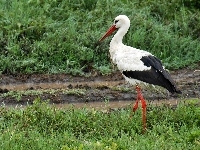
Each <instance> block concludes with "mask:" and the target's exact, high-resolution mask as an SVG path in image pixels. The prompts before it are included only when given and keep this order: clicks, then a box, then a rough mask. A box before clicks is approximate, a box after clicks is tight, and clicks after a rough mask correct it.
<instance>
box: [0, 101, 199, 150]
mask: <svg viewBox="0 0 200 150" xmlns="http://www.w3.org/2000/svg"><path fill="white" fill-rule="evenodd" d="M192 101H193V100H191V102H192ZM130 110H131V108H129V107H127V108H126V109H121V110H115V111H111V112H108V113H105V112H101V111H96V110H91V109H90V110H89V109H86V108H84V109H75V108H73V107H71V108H70V109H68V110H66V109H63V110H61V109H57V108H56V107H54V106H49V105H48V104H47V103H46V102H41V101H40V100H39V99H37V100H35V101H34V104H33V105H30V106H28V107H26V108H24V109H11V108H10V109H8V108H6V107H1V108H0V116H1V117H0V130H1V135H0V146H1V149H3V150H19V149H20V150H25V149H31V150H40V149H46V150H55V149H61V150H86V149H88V150H92V149H93V150H133V149H134V150H136V149H139V150H143V149H151V150H154V149H155V150H157V149H162V150H168V149H171V150H182V149H187V150H199V148H200V115H199V113H200V108H199V107H196V105H195V104H193V103H190V104H187V105H183V103H182V104H180V105H179V106H178V107H177V108H176V109H172V108H169V107H166V106H162V107H153V106H151V107H148V120H147V128H148V130H147V131H146V133H145V134H142V124H141V110H138V111H137V112H136V114H135V115H134V116H133V117H132V118H130V114H131V112H130Z"/></svg>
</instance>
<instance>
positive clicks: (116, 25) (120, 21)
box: [99, 15, 130, 42]
mask: <svg viewBox="0 0 200 150" xmlns="http://www.w3.org/2000/svg"><path fill="white" fill-rule="evenodd" d="M129 27H130V20H129V18H128V17H127V16H126V15H119V16H117V17H116V18H115V20H114V22H113V25H112V26H111V27H110V28H109V29H108V31H107V32H106V33H105V34H104V36H103V37H102V38H101V39H100V40H99V42H101V41H103V40H104V39H105V38H106V37H108V36H109V35H111V34H112V33H113V32H114V31H115V30H117V29H121V30H124V32H125V33H126V32H127V31H128V28H129Z"/></svg>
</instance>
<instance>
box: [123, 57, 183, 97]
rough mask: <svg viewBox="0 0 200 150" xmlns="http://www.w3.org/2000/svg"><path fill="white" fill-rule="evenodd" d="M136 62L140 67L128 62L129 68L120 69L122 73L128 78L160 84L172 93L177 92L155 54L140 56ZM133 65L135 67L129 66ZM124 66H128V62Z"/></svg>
mask: <svg viewBox="0 0 200 150" xmlns="http://www.w3.org/2000/svg"><path fill="white" fill-rule="evenodd" d="M137 62H138V64H139V68H140V69H135V68H137V65H138V64H129V66H130V67H129V69H125V70H122V73H123V75H125V76H126V77H128V78H133V79H137V80H140V81H143V82H146V83H150V84H154V85H159V86H162V87H164V88H166V89H167V90H168V91H170V92H172V93H174V92H178V93H179V91H178V90H177V88H176V86H175V83H174V81H173V80H172V78H171V76H170V75H169V73H168V72H167V71H166V70H165V69H164V68H163V66H162V63H161V61H160V60H159V59H157V58H156V57H155V56H153V55H148V56H142V57H140V60H137ZM127 63H128V61H127ZM135 65H136V67H131V66H135ZM126 66H128V64H126Z"/></svg>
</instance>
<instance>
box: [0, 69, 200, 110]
mask: <svg viewBox="0 0 200 150" xmlns="http://www.w3.org/2000/svg"><path fill="white" fill-rule="evenodd" d="M199 69H200V68H199ZM196 70H197V69H196ZM171 75H172V78H173V79H174V80H175V82H176V83H177V86H178V88H179V89H180V90H181V91H182V94H181V95H170V94H169V93H168V92H167V91H166V90H163V89H162V90H160V89H159V88H158V89H156V88H143V95H144V97H145V99H146V100H148V101H149V103H152V104H154V105H159V104H162V103H163V102H164V103H166V104H168V105H176V104H177V101H178V100H180V99H184V98H200V71H195V70H191V69H187V68H186V69H182V70H178V71H173V72H171ZM70 90H71V91H70ZM79 90H83V91H84V92H82V94H80V92H79ZM76 91H77V92H76ZM38 97H39V98H40V99H41V100H49V102H50V104H54V105H56V106H57V107H58V108H65V107H70V106H71V105H74V107H77V108H81V107H94V108H97V109H99V108H102V107H104V108H121V107H125V106H127V105H130V104H132V103H133V102H134V100H135V98H136V92H135V90H134V87H131V86H129V85H127V84H126V83H125V81H124V79H123V77H122V75H121V74H120V72H115V73H113V74H110V75H107V76H101V75H94V76H90V77H73V76H70V75H66V74H57V75H49V74H46V75H45V74H41V75H40V74H32V75H15V76H12V75H9V76H8V75H0V104H3V105H8V106H16V105H17V106H26V105H27V104H32V102H33V101H34V99H35V98H38ZM108 101H109V103H107V102H108Z"/></svg>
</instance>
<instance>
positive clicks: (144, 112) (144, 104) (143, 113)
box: [136, 85, 147, 132]
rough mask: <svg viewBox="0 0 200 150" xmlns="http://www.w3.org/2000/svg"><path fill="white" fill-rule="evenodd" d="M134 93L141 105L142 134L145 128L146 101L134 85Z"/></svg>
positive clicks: (138, 88)
mask: <svg viewBox="0 0 200 150" xmlns="http://www.w3.org/2000/svg"><path fill="white" fill-rule="evenodd" d="M136 91H137V99H140V101H141V104H142V123H143V132H145V130H146V128H147V126H146V106H147V104H146V101H145V99H144V97H143V95H142V92H141V88H140V87H139V86H138V85H136Z"/></svg>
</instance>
